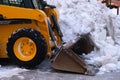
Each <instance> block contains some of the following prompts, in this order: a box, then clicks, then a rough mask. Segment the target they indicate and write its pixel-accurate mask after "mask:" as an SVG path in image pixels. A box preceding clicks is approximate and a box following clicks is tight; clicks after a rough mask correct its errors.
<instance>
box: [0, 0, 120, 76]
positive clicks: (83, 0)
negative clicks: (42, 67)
mask: <svg viewBox="0 0 120 80" xmlns="http://www.w3.org/2000/svg"><path fill="white" fill-rule="evenodd" d="M46 1H47V2H48V3H50V4H55V5H56V6H57V10H58V11H59V14H60V26H61V29H62V31H63V34H64V37H63V39H64V41H65V42H68V41H70V40H74V39H75V38H76V37H77V35H78V34H86V33H90V34H91V37H92V39H93V41H94V43H95V44H96V46H97V48H95V50H94V51H92V52H91V53H90V54H88V55H85V57H86V61H87V62H88V63H89V64H92V65H95V66H96V67H98V68H99V70H100V71H99V72H98V74H103V73H105V72H113V71H120V16H119V15H115V14H113V13H112V11H111V10H110V9H109V8H107V7H106V6H105V5H104V4H101V3H100V2H98V1H97V0H46ZM24 71H27V70H26V69H21V68H16V67H9V66H8V67H0V78H1V77H11V76H13V75H17V74H18V73H20V72H24Z"/></svg>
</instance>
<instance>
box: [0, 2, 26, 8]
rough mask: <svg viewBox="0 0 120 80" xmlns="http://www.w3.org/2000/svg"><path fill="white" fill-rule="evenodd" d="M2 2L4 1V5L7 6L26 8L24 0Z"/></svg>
mask: <svg viewBox="0 0 120 80" xmlns="http://www.w3.org/2000/svg"><path fill="white" fill-rule="evenodd" d="M1 1H2V4H5V5H11V6H18V7H24V3H23V0H1Z"/></svg>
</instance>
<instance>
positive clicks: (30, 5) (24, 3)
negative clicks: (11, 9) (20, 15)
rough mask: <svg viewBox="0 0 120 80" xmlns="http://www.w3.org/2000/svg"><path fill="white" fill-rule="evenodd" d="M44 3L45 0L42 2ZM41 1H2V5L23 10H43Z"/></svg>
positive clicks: (0, 0) (0, 2) (0, 1)
mask: <svg viewBox="0 0 120 80" xmlns="http://www.w3.org/2000/svg"><path fill="white" fill-rule="evenodd" d="M42 1H43V0H42ZM40 2H41V0H0V4H2V5H9V6H16V7H22V8H32V9H35V8H38V9H41V6H42V5H41V3H40Z"/></svg>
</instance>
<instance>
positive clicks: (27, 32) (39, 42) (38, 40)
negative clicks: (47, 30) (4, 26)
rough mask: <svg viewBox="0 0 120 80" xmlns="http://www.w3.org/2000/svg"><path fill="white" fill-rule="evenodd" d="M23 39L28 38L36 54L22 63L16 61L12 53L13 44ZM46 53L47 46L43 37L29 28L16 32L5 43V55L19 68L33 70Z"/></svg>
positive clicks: (18, 60)
mask: <svg viewBox="0 0 120 80" xmlns="http://www.w3.org/2000/svg"><path fill="white" fill-rule="evenodd" d="M23 37H27V38H30V39H31V40H32V41H33V42H34V43H35V44H36V53H35V56H34V57H33V58H32V59H31V60H29V61H22V60H20V59H18V58H17V57H16V55H15V53H14V45H15V42H16V41H17V40H18V39H20V38H23ZM46 53H47V45H46V41H45V39H44V37H43V36H42V35H41V34H40V33H39V32H38V31H36V30H33V29H30V28H24V29H20V30H18V31H16V32H15V33H14V34H12V35H11V37H10V38H9V39H8V43H7V54H8V56H9V58H10V59H11V60H12V61H13V62H14V63H15V64H17V65H19V66H20V67H25V68H34V67H35V66H37V65H38V64H40V63H41V62H42V61H43V60H44V58H45V56H46Z"/></svg>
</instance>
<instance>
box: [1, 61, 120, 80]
mask: <svg viewBox="0 0 120 80" xmlns="http://www.w3.org/2000/svg"><path fill="white" fill-rule="evenodd" d="M0 80H120V72H114V73H113V72H111V73H106V74H101V75H100V74H99V75H96V76H88V75H82V74H76V73H69V72H61V71H56V70H54V69H52V68H51V64H50V61H48V60H46V61H44V62H43V63H42V64H40V65H39V66H38V67H37V68H36V69H33V70H28V71H26V72H22V73H19V74H18V75H14V76H12V77H3V78H0Z"/></svg>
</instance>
